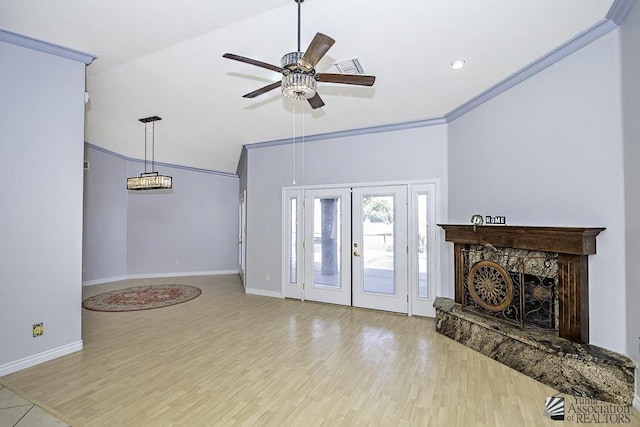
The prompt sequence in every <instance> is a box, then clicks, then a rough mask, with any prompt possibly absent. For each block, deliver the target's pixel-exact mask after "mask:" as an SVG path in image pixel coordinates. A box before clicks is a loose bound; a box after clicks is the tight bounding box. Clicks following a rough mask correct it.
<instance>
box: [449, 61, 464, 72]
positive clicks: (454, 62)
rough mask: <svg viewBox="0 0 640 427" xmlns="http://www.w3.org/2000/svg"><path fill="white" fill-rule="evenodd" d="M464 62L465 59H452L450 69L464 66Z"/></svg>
mask: <svg viewBox="0 0 640 427" xmlns="http://www.w3.org/2000/svg"><path fill="white" fill-rule="evenodd" d="M465 62H466V61H465V60H464V59H456V60H455V61H453V62H452V63H451V69H452V70H459V69H461V68H463V67H464V64H465Z"/></svg>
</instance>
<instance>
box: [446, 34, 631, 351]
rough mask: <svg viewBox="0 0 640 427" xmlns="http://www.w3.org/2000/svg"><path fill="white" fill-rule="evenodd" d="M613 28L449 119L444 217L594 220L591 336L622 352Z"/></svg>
mask: <svg viewBox="0 0 640 427" xmlns="http://www.w3.org/2000/svg"><path fill="white" fill-rule="evenodd" d="M618 36H619V33H618V31H614V32H612V33H610V34H608V35H606V36H604V37H603V38H601V39H599V40H597V41H596V42H594V43H592V44H590V45H589V46H587V47H585V48H583V49H581V50H579V51H578V52H576V53H574V54H573V55H571V56H569V57H567V58H565V59H564V60H562V61H561V62H559V63H557V64H555V65H553V66H552V67H550V68H548V69H546V70H544V71H542V72H541V73H539V74H536V75H535V76H533V77H532V78H530V79H529V80H527V81H525V82H523V83H521V84H519V85H517V86H515V87H514V88H512V89H511V90H509V91H507V92H505V93H503V94H501V95H500V96H498V97H496V98H494V99H492V100H491V101H489V102H487V103H485V104H483V105H482V106H480V107H478V108H476V109H475V110H473V111H471V112H469V113H468V114H466V115H464V116H463V117H461V118H459V119H457V120H455V121H453V122H452V123H450V125H449V165H450V166H449V189H450V192H449V221H450V222H453V223H455V222H459V223H468V222H469V219H470V218H471V216H472V215H473V214H475V213H480V214H494V215H506V216H507V220H508V221H509V222H510V223H511V224H516V225H557V226H602V227H606V228H607V230H606V231H604V232H602V233H601V234H600V236H599V237H598V238H597V250H598V254H597V255H594V256H590V258H589V274H590V286H589V292H590V301H591V302H592V303H591V304H590V328H591V329H590V332H591V342H592V343H594V344H596V345H600V346H603V347H606V348H609V349H612V350H614V351H618V352H622V353H626V352H627V345H626V343H627V334H626V332H625V330H626V324H627V318H626V313H625V312H626V310H625V304H626V303H625V301H626V299H625V292H626V289H625V268H624V265H625V246H624V241H625V222H624V187H623V152H622V151H623V143H622V126H621V122H620V117H621V98H620V66H619V40H618V38H619V37H618Z"/></svg>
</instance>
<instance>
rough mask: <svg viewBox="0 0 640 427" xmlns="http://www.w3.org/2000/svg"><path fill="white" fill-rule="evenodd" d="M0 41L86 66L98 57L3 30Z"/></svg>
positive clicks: (0, 33) (0, 31)
mask: <svg viewBox="0 0 640 427" xmlns="http://www.w3.org/2000/svg"><path fill="white" fill-rule="evenodd" d="M0 41H3V42H6V43H10V44H13V45H16V46H21V47H26V48H28V49H33V50H38V51H40V52H44V53H49V54H51V55H55V56H60V57H62V58H67V59H72V60H74V61H78V62H84V63H85V64H86V65H89V64H91V63H92V62H93V60H94V59H96V58H97V56H95V55H92V54H90V53H86V52H81V51H79V50H74V49H69V48H67V47H64V46H60V45H57V44H53V43H49V42H45V41H42V40H38V39H34V38H31V37H27V36H23V35H21V34H17V33H12V32H11V31H7V30H3V29H0Z"/></svg>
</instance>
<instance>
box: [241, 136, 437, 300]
mask: <svg viewBox="0 0 640 427" xmlns="http://www.w3.org/2000/svg"><path fill="white" fill-rule="evenodd" d="M303 152H304V157H305V160H304V166H303V156H302V155H303ZM296 154H297V160H296V166H297V169H296V179H295V180H296V185H297V186H305V185H320V184H323V185H324V184H343V183H348V184H354V183H366V182H381V181H401V180H420V179H439V180H440V194H441V195H444V194H446V193H447V131H446V126H445V125H438V126H429V127H422V128H415V129H407V130H399V131H392V132H383V133H374V134H369V135H358V136H350V137H344V138H335V139H330V140H321V141H314V142H307V143H306V145H305V148H304V150H303V149H302V147H301V145H299V144H298V145H297V148H296ZM293 180H294V173H293V147H292V145H291V144H287V145H279V146H274V147H264V148H251V149H249V150H248V180H247V194H248V202H249V204H248V206H249V210H248V214H247V237H248V241H247V272H246V274H247V276H246V287H247V288H248V289H257V290H261V291H268V292H277V293H280V292H281V280H282V279H281V261H282V259H281V257H282V255H281V252H282V251H281V242H282V230H281V224H282V187H289V186H293ZM440 204H441V206H442V207H446V199H444V197H443V198H442V200H440ZM445 265H446V264H445ZM267 275H269V276H270V281H268V282H267V281H266V276H267ZM447 283H449V280H448V278H447V277H446V275H445V276H444V277H443V284H447ZM445 292H447V291H446V290H445Z"/></svg>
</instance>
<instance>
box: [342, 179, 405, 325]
mask: <svg viewBox="0 0 640 427" xmlns="http://www.w3.org/2000/svg"><path fill="white" fill-rule="evenodd" d="M351 197H352V203H353V214H352V217H351V220H352V237H351V242H352V243H351V255H352V264H351V265H352V292H353V295H352V298H353V299H352V303H353V305H354V306H355V307H364V308H373V309H378V310H386V311H395V312H399V313H407V312H408V311H407V310H408V298H407V251H408V248H407V186H406V185H397V186H388V187H361V188H354V189H353V191H352V194H351Z"/></svg>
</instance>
